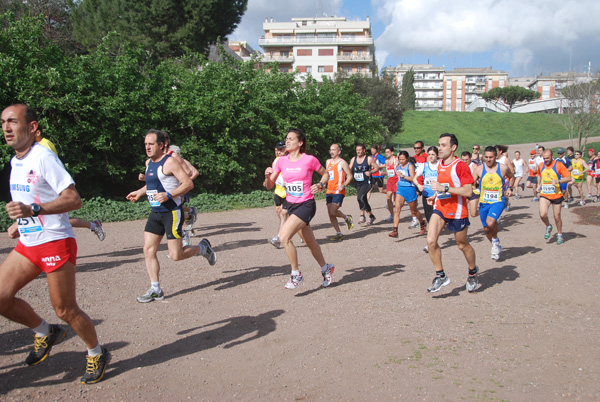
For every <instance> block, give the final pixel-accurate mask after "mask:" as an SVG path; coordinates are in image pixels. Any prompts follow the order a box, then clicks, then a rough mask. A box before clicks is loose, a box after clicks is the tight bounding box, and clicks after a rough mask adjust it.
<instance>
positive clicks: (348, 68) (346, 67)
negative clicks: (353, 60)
mask: <svg viewBox="0 0 600 402" xmlns="http://www.w3.org/2000/svg"><path fill="white" fill-rule="evenodd" d="M342 71H343V72H345V73H351V72H352V67H350V66H344V67H342Z"/></svg>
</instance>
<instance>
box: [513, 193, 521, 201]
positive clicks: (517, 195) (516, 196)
mask: <svg viewBox="0 0 600 402" xmlns="http://www.w3.org/2000/svg"><path fill="white" fill-rule="evenodd" d="M513 198H514V199H515V200H520V199H521V197H520V196H519V194H515V195H514V196H513Z"/></svg>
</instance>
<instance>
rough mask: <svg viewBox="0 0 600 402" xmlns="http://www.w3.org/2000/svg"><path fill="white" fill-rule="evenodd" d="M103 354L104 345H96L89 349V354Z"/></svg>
mask: <svg viewBox="0 0 600 402" xmlns="http://www.w3.org/2000/svg"><path fill="white" fill-rule="evenodd" d="M101 354H102V346H100V344H98V345H96V347H95V348H94V349H88V356H98V355H101Z"/></svg>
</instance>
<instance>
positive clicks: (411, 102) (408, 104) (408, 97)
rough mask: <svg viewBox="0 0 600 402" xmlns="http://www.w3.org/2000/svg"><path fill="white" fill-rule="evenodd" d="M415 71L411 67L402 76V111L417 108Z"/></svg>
mask: <svg viewBox="0 0 600 402" xmlns="http://www.w3.org/2000/svg"><path fill="white" fill-rule="evenodd" d="M414 84H415V71H414V70H413V69H412V67H411V68H410V70H408V71H407V72H406V74H404V76H403V77H402V93H401V95H400V109H402V111H403V112H404V111H406V110H415V102H416V100H417V95H416V94H415V87H414Z"/></svg>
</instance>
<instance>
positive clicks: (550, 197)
mask: <svg viewBox="0 0 600 402" xmlns="http://www.w3.org/2000/svg"><path fill="white" fill-rule="evenodd" d="M543 155H544V163H543V164H540V165H539V166H538V176H539V177H540V180H539V182H538V192H539V193H540V218H541V219H542V222H544V225H546V233H545V234H544V239H546V240H548V239H549V238H550V234H551V233H552V225H551V224H550V220H549V219H548V209H549V208H550V205H552V211H553V212H554V223H555V224H556V230H557V233H556V244H559V245H560V244H563V243H564V239H563V235H562V219H561V216H560V212H561V209H562V208H561V204H562V199H563V194H562V190H561V188H560V185H561V184H562V183H568V182H569V181H570V180H571V174H570V173H569V170H568V169H567V168H566V167H565V165H563V164H562V162H560V161H557V160H554V159H552V150H551V149H547V150H545V151H544V154H543Z"/></svg>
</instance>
